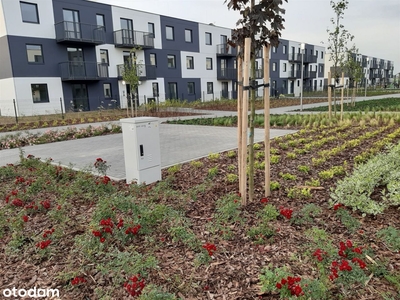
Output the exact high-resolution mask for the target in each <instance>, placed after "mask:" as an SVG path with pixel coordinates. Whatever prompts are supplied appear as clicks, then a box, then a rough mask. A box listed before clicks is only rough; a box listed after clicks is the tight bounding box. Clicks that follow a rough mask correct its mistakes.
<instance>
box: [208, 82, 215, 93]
mask: <svg viewBox="0 0 400 300" xmlns="http://www.w3.org/2000/svg"><path fill="white" fill-rule="evenodd" d="M213 93H214V85H213V83H212V82H207V94H213Z"/></svg>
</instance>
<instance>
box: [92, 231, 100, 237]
mask: <svg viewBox="0 0 400 300" xmlns="http://www.w3.org/2000/svg"><path fill="white" fill-rule="evenodd" d="M92 233H93V235H94V236H96V237H101V232H100V231H97V230H93V231H92Z"/></svg>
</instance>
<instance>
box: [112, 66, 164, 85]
mask: <svg viewBox="0 0 400 300" xmlns="http://www.w3.org/2000/svg"><path fill="white" fill-rule="evenodd" d="M136 66H137V69H136V72H137V75H138V76H139V80H141V81H145V80H151V79H157V75H156V66H153V65H145V64H137V65H136ZM124 68H125V65H117V71H118V79H122V77H123V75H124Z"/></svg>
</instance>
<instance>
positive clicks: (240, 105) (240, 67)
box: [237, 46, 246, 195]
mask: <svg viewBox="0 0 400 300" xmlns="http://www.w3.org/2000/svg"><path fill="white" fill-rule="evenodd" d="M237 52H238V53H240V46H238V50H237ZM237 69H238V77H237V78H238V81H239V82H238V88H237V91H238V94H237V111H238V116H237V120H238V176H239V193H240V195H242V194H243V193H244V191H243V174H242V165H243V161H242V159H243V154H242V152H243V149H242V142H243V140H242V131H243V120H242V118H243V85H242V83H243V60H242V58H241V57H240V56H239V55H238V57H237ZM245 179H246V178H245Z"/></svg>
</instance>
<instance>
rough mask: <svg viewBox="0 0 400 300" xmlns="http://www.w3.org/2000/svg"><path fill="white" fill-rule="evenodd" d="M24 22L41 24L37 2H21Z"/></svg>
mask: <svg viewBox="0 0 400 300" xmlns="http://www.w3.org/2000/svg"><path fill="white" fill-rule="evenodd" d="M20 6H21V16H22V22H25V23H36V24H39V14H38V8H37V4H35V3H28V2H20Z"/></svg>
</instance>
